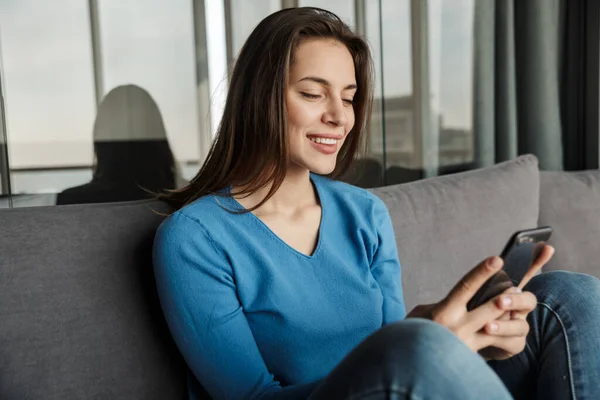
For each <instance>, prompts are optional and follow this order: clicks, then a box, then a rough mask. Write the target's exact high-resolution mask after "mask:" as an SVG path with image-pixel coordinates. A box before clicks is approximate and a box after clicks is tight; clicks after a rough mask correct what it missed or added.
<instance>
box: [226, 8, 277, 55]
mask: <svg viewBox="0 0 600 400" xmlns="http://www.w3.org/2000/svg"><path fill="white" fill-rule="evenodd" d="M280 9H281V1H280V0H253V1H252V2H250V1H248V0H231V31H232V32H231V33H232V35H233V37H232V38H231V40H232V52H233V54H232V55H233V57H234V59H235V58H237V54H238V53H239V52H240V50H241V49H242V46H243V45H244V42H245V41H246V39H247V38H248V36H250V33H252V30H254V28H255V27H256V25H258V23H259V22H260V21H262V20H263V18H265V17H266V16H267V15H270V14H272V13H274V12H275V11H278V10H280Z"/></svg>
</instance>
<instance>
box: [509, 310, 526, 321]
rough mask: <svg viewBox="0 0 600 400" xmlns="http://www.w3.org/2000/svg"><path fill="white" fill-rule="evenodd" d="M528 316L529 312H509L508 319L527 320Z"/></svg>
mask: <svg viewBox="0 0 600 400" xmlns="http://www.w3.org/2000/svg"><path fill="white" fill-rule="evenodd" d="M528 315H529V312H526V311H511V312H510V319H522V320H527V316H528Z"/></svg>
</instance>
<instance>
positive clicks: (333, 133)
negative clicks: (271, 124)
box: [286, 39, 356, 174]
mask: <svg viewBox="0 0 600 400" xmlns="http://www.w3.org/2000/svg"><path fill="white" fill-rule="evenodd" d="M355 93H356V78H355V72H354V62H353V60H352V56H351V55H350V52H349V51H348V49H347V48H346V46H344V45H343V44H341V43H340V42H337V41H335V40H331V39H329V40H326V39H316V40H309V41H306V42H303V43H302V44H300V46H298V48H297V49H296V52H295V54H294V63H293V64H292V65H291V66H290V73H289V77H288V86H287V93H286V102H287V120H288V127H287V128H288V135H289V143H290V156H291V165H290V166H289V167H290V168H300V169H308V170H310V171H312V172H315V173H318V174H328V173H330V172H332V171H333V170H334V168H335V163H336V158H337V154H338V152H339V149H340V148H341V147H342V144H343V143H344V139H345V138H346V136H347V135H348V132H350V130H351V129H352V127H353V126H354V108H353V106H352V104H353V99H354V94H355Z"/></svg>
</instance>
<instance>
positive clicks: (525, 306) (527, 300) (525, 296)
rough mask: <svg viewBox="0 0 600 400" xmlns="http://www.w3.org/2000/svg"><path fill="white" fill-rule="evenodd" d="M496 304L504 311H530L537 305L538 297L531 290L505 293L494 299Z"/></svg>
mask: <svg viewBox="0 0 600 400" xmlns="http://www.w3.org/2000/svg"><path fill="white" fill-rule="evenodd" d="M494 301H495V302H496V306H497V307H498V308H500V309H502V310H504V311H522V312H527V313H530V312H531V311H533V309H535V307H536V306H537V298H536V297H535V295H534V294H533V293H531V292H522V293H503V294H501V295H500V296H498V297H496V298H495V299H494Z"/></svg>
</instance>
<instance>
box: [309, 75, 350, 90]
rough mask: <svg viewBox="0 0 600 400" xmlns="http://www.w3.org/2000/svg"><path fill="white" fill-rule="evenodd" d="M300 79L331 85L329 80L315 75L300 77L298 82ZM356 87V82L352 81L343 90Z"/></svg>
mask: <svg viewBox="0 0 600 400" xmlns="http://www.w3.org/2000/svg"><path fill="white" fill-rule="evenodd" d="M302 81H313V82H316V83H320V84H321V85H324V86H327V87H331V83H329V81H328V80H327V79H323V78H319V77H317V76H306V77H304V78H302V79H300V80H299V81H298V82H302ZM356 88H357V86H356V84H354V83H352V84H350V85H348V86H346V87H345V88H344V90H350V89H356Z"/></svg>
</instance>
